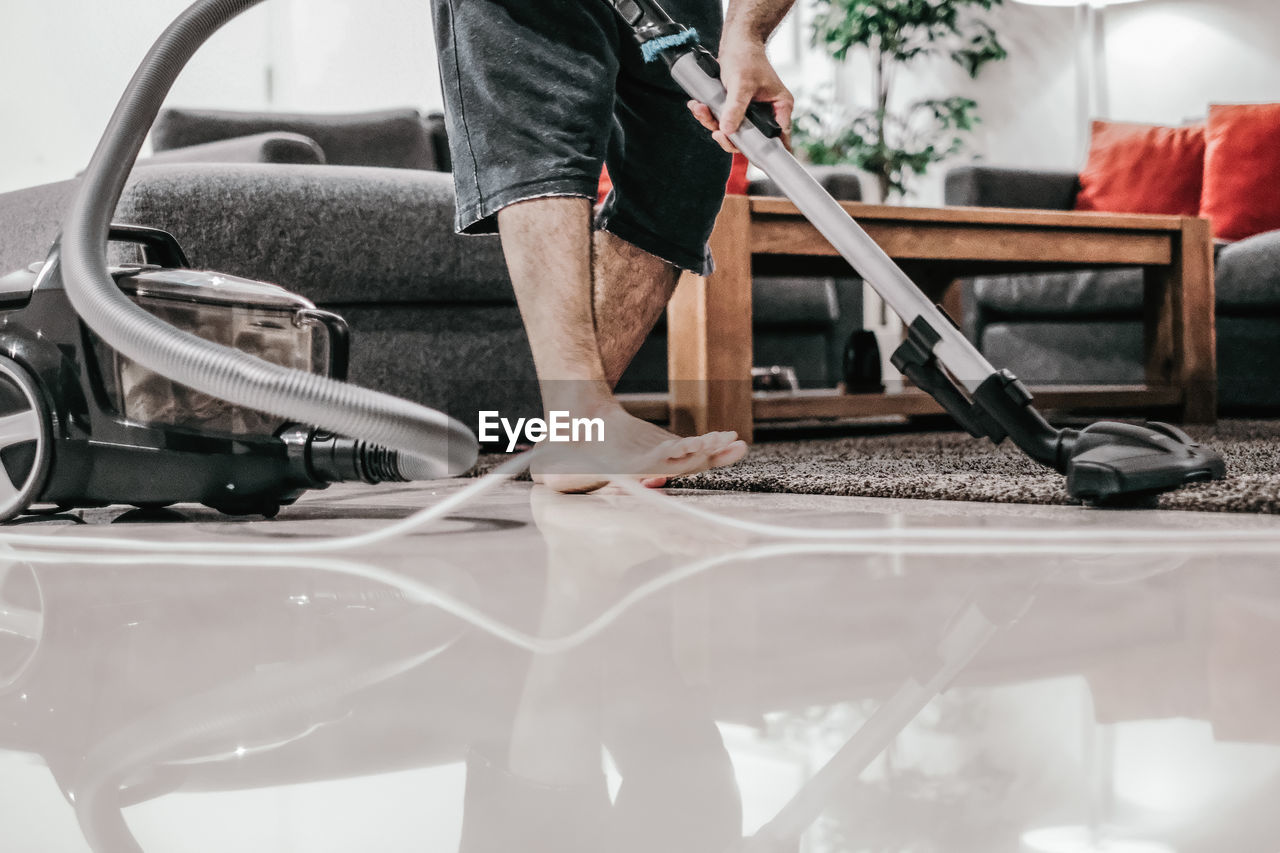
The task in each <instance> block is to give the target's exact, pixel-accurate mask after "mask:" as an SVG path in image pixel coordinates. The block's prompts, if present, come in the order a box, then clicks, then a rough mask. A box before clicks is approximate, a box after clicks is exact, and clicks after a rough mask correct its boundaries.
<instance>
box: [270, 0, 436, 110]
mask: <svg viewBox="0 0 1280 853" xmlns="http://www.w3.org/2000/svg"><path fill="white" fill-rule="evenodd" d="M268 5H269V6H270V7H271V11H272V12H273V13H274V17H273V19H272V26H273V38H272V47H273V62H274V66H275V69H276V71H275V75H276V76H275V84H276V85H275V104H276V106H278V107H279V108H280V109H285V110H306V111H312V110H328V111H342V110H353V111H354V110H366V109H377V108H379V107H392V106H397V107H398V106H415V107H419V108H423V109H439V108H440V104H441V97H440V78H439V74H438V72H437V70H436V52H435V40H434V37H433V35H432V28H431V13H430V5H431V4H430V2H429V0H272V2H270V3H269V4H268Z"/></svg>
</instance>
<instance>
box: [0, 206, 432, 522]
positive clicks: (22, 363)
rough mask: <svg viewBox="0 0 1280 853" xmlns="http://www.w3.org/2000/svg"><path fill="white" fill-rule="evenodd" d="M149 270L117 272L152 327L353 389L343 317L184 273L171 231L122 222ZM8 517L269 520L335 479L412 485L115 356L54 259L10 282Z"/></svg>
mask: <svg viewBox="0 0 1280 853" xmlns="http://www.w3.org/2000/svg"><path fill="white" fill-rule="evenodd" d="M111 239H112V240H115V241H126V242H131V243H136V244H139V245H140V246H141V247H142V250H143V261H144V262H143V263H137V264H123V265H119V266H116V267H113V268H112V269H111V276H112V278H113V279H114V280H115V281H116V283H117V285H118V286H119V287H120V289H121V291H123V292H124V293H125V294H126V295H127V296H128V298H129V299H130V300H131V301H133V302H134V304H136V305H138V306H139V307H141V308H142V309H144V310H145V311H147V312H148V313H149V314H151V315H152V316H154V317H156V318H157V319H158V320H160V321H163V322H165V323H167V324H169V325H170V326H172V327H175V328H177V329H179V330H181V331H183V332H186V333H188V334H191V335H194V336H196V337H199V338H201V339H203V340H205V341H210V342H212V343H216V344H221V345H223V346H226V347H232V348H235V349H237V350H239V351H241V352H245V353H248V354H250V355H253V356H256V357H258V358H260V359H262V360H264V361H267V362H270V363H271V364H275V365H279V366H281V367H288V368H293V369H297V370H301V371H306V372H308V373H314V374H318V375H322V376H328V377H331V378H334V379H345V377H346V366H347V353H348V334H347V326H346V323H345V321H343V319H342V318H341V317H339V316H338V315H336V314H332V313H330V312H327V311H321V310H319V309H317V308H316V306H315V305H314V304H312V303H311V302H310V301H308V300H307V299H305V298H303V297H301V296H299V295H298V294H295V293H291V292H290V291H288V290H286V289H284V288H282V287H279V286H278V285H274V284H268V283H265V282H259V281H251V280H249V279H244V278H238V277H236V276H230V275H225V274H221V273H211V272H202V271H198V270H192V269H190V268H189V265H188V263H187V260H186V257H185V255H184V254H183V252H182V249H181V248H180V247H179V246H178V243H177V241H176V240H174V238H173V237H172V236H171V235H169V234H168V233H166V232H164V231H159V230H155V229H148V228H138V227H133V226H113V227H112V229H111ZM0 352H2V353H3V355H0V520H5V519H9V518H12V517H14V516H16V515H18V514H20V513H22V512H25V511H27V510H28V509H29V508H30V507H31V506H32V505H33V504H37V503H40V504H51V505H53V506H54V507H58V508H71V507H83V506H102V505H107V504H112V503H123V504H132V505H135V506H139V507H161V506H166V505H168V504H173V503H180V502H198V503H202V504H205V505H206V506H210V507H213V508H215V509H218V510H221V511H223V512H226V513H230V514H251V513H258V514H262V515H266V516H268V517H270V516H274V515H275V514H276V513H277V512H278V511H279V509H280V507H281V506H282V505H285V504H289V503H292V502H293V501H294V500H296V499H297V497H298V496H299V495H300V494H301V493H302V492H303V491H304V490H305V489H310V488H323V487H324V486H326V485H328V484H329V483H331V482H337V481H343V480H361V481H364V482H367V483H378V482H384V481H389V480H392V481H404V480H408V479H411V478H412V475H413V473H414V469H415V465H414V464H413V460H411V459H402V458H401V455H400V454H398V453H395V452H393V451H388V450H385V449H383V448H380V447H377V446H374V445H371V444H369V443H367V442H362V441H357V440H354V439H348V438H342V437H339V436H335V435H332V434H330V433H327V432H324V431H321V430H316V429H312V428H310V427H308V426H306V425H300V424H294V423H290V422H288V421H286V420H284V419H281V418H279V417H276V416H273V415H269V414H266V413H263V412H258V411H255V410H252V409H249V408H245V407H243V406H237V405H233V404H230V403H226V402H224V401H222V400H219V399H216V398H214V397H211V396H209V395H207V394H203V393H200V392H198V391H195V390H193V389H191V388H189V387H187V386H184V385H181V384H179V383H177V382H175V381H173V380H171V379H169V378H167V377H165V376H163V375H161V374H159V373H156V372H154V371H152V370H149V369H147V368H145V367H143V366H141V365H139V364H137V363H135V362H134V361H132V360H130V359H129V358H126V357H125V356H123V355H122V354H120V353H118V352H116V351H115V350H113V349H112V348H111V347H109V346H108V345H107V344H106V343H105V342H104V341H102V340H101V338H99V337H98V336H97V335H96V334H95V333H94V332H93V331H92V330H91V329H89V328H88V327H87V326H86V325H84V324H83V323H82V322H81V321H80V319H79V318H78V317H77V316H76V314H75V312H74V311H73V310H72V308H71V306H70V304H69V303H68V300H67V296H66V292H65V290H64V288H63V285H62V280H61V265H60V263H59V252H58V249H57V248H56V247H55V249H54V251H53V253H51V255H50V257H49V259H48V260H47V261H46V262H44V263H43V264H33V265H32V266H31V267H30V268H29V269H26V270H20V271H18V272H15V273H12V274H10V275H8V276H5V277H3V278H0Z"/></svg>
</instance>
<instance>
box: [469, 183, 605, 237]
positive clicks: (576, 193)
mask: <svg viewBox="0 0 1280 853" xmlns="http://www.w3.org/2000/svg"><path fill="white" fill-rule="evenodd" d="M595 197H596V193H595V186H594V185H593V184H592V183H591V182H590V181H587V180H584V179H581V178H555V179H550V180H539V181H531V182H529V183H525V184H518V185H516V186H513V187H507V188H505V189H503V190H500V191H499V192H496V193H494V194H493V195H491V196H488V197H487V198H485V199H484V200H483V201H481V202H479V203H477V204H469V205H467V206H466V207H462V206H459V207H458V209H457V215H456V216H455V218H454V229H455V230H456V231H457V232H458V233H459V234H466V235H477V234H497V233H498V218H497V214H498V211H500V210H502V209H503V208H504V207H509V206H510V205H513V204H516V203H518V202H522V201H530V200H532V199H535V198H585V199H588V200H590V201H595Z"/></svg>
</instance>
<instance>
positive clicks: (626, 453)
mask: <svg viewBox="0 0 1280 853" xmlns="http://www.w3.org/2000/svg"><path fill="white" fill-rule="evenodd" d="M498 229H499V232H500V234H501V235H502V249H503V253H504V254H505V256H506V259H507V267H508V270H509V271H510V273H511V280H512V283H513V286H514V288H515V293H516V301H517V303H518V304H519V307H520V314H521V317H522V318H523V320H524V324H525V330H526V332H527V334H528V337H529V345H530V349H531V350H532V352H533V361H534V367H535V368H536V370H537V373H538V380H539V384H540V386H541V389H542V396H543V401H542V402H543V408H544V409H546V410H547V411H548V412H551V411H567V412H569V413H571V415H572V416H573V417H588V418H599V419H601V421H603V423H604V441H603V442H600V443H599V444H596V445H591V444H584V445H581V446H579V447H577V448H575V450H576V451H578V452H576V453H571V454H567V455H562V456H560V457H558V458H552V459H549V460H545V461H544V462H542V463H540V464H539V465H538V468H539V470H537V471H535V474H537V475H538V476H539V478H540V479H541V480H542V481H543V482H545V483H546V484H547V485H549V486H551V487H553V488H556V489H559V490H561V491H589V490H591V489H594V488H598V487H600V486H602V485H604V484H605V483H606V482H608V480H609V479H610V478H612V477H615V476H634V477H639V478H641V479H643V480H645V481H646V482H650V483H651V484H652V485H658V484H660V483H661V482H662V481H663V478H665V477H668V476H678V475H680V474H688V473H692V472H695V471H699V470H702V469H704V468H707V467H710V466H711V465H713V464H727V463H726V462H725V461H722V460H723V459H724V454H723V452H724V451H727V450H732V451H733V452H738V450H739V448H738V447H737V446H735V441H736V438H737V436H735V435H734V434H732V433H712V434H709V435H705V436H692V437H689V438H679V437H677V436H674V435H672V434H670V433H668V432H666V431H665V430H661V429H658V428H657V427H655V426H653V425H652V424H649V423H646V422H644V421H641V420H639V419H638V418H634V417H632V416H631V415H629V414H627V413H626V412H625V411H624V410H623V409H622V407H621V406H620V405H619V404H618V402H617V400H616V399H615V398H614V396H613V393H612V390H611V385H612V383H611V382H610V381H609V376H608V375H607V374H606V369H605V366H604V361H603V360H602V353H601V346H600V344H599V340H600V335H599V334H598V333H597V330H596V319H595V316H594V309H593V306H592V293H593V286H592V250H591V247H592V232H591V203H590V201H589V200H587V199H584V198H572V197H551V198H537V199H531V200H529V201H523V202H518V203H516V204H512V205H508V206H507V207H505V208H503V209H502V210H501V211H500V212H499V213H498ZM610 265H612V264H611V263H610ZM615 281H617V279H615ZM667 289H668V290H669V286H668V288H667ZM608 292H609V293H614V292H616V291H615V289H614V287H613V286H610V288H609V289H608ZM646 304H647V300H646ZM646 311H647V313H648V314H650V315H651V316H652V317H654V318H656V316H657V315H656V313H655V312H654V309H653V308H652V307H649V308H647V309H646ZM608 316H609V320H608V321H606V325H607V326H608V327H610V328H615V327H616V325H618V324H622V323H625V322H627V318H626V317H625V316H622V315H620V314H619V313H618V312H616V311H613V310H612V309H610V310H609V314H608ZM635 319H636V321H637V322H636V325H639V320H640V319H641V318H635ZM650 325H651V323H650ZM635 335H636V333H634V332H633V333H631V334H629V335H627V336H626V338H625V341H624V343H623V344H622V345H619V346H617V347H616V348H615V346H614V345H613V344H611V345H610V346H609V351H610V355H609V360H610V364H611V365H612V366H613V368H614V371H615V372H616V373H617V374H618V375H620V374H621V372H622V369H623V368H625V366H626V365H625V362H624V361H623V359H624V358H625V360H626V361H630V358H631V356H632V355H634V352H635V348H636V347H638V346H639V341H638V340H635ZM640 339H641V340H642V339H643V338H642V337H641V338H640ZM628 349H629V352H628V351H627V350H628ZM619 365H620V366H619ZM615 381H616V380H615ZM741 449H742V450H745V447H742V448H741ZM740 455H741V453H738V456H739V457H740ZM713 459H714V460H715V461H713Z"/></svg>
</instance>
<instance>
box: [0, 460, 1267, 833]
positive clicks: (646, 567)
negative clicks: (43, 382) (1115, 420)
mask: <svg viewBox="0 0 1280 853" xmlns="http://www.w3.org/2000/svg"><path fill="white" fill-rule="evenodd" d="M462 488H466V484H464V483H457V482H449V483H441V484H425V485H421V486H413V487H402V488H385V487H384V488H378V489H370V488H362V487H361V488H357V487H342V488H334V489H331V490H330V491H328V492H324V493H317V494H313V495H310V496H308V497H306V498H304V499H303V501H302V502H301V503H300V504H299V505H298V506H296V507H294V508H292V509H290V510H288V511H286V513H285V514H283V515H282V516H281V517H280V518H279V519H277V520H275V521H269V522H268V521H244V520H240V521H234V520H227V519H224V518H222V517H219V516H217V515H215V514H213V513H210V512H205V511H200V510H192V511H189V512H186V511H184V512H183V513H182V515H183V516H184V520H182V521H175V520H170V521H167V522H162V521H160V520H158V519H155V518H148V517H145V516H144V517H141V518H138V517H136V516H132V515H131V516H124V517H121V515H120V512H119V511H118V510H103V511H100V512H96V513H92V514H90V515H89V516H88V521H89V523H87V524H86V523H80V521H81V520H78V519H76V518H73V517H69V516H59V517H52V518H48V519H43V520H40V521H38V522H34V523H29V524H24V525H19V526H16V527H9V528H5V529H4V533H6V534H8V535H10V536H12V535H13V534H15V533H17V534H40V535H44V536H49V537H51V538H52V541H54V542H56V543H57V545H56V549H57V550H52V551H51V550H50V547H49V546H47V545H46V546H39V544H38V543H37V545H35V546H33V545H31V544H30V543H25V542H22V541H16V542H15V541H11V542H10V543H9V544H7V545H3V546H0V548H3V554H2V556H3V561H2V562H0V827H2V830H0V833H2V834H0V850H4V851H6V853H10V851H13V853H27V851H31V852H32V853H62V851H68V853H71V851H85V850H91V849H96V850H99V851H117V850H119V851H129V850H139V849H141V850H145V851H148V853H151V851H157V853H158V851H192V852H193V853H195V851H230V850H235V851H263V853H284V851H305V853H328V851H334V852H335V853H337V851H343V853H345V851H380V853H393V851H454V850H464V851H479V853H490V851H492V853H497V851H502V852H503V853H508V851H529V853H552V852H553V851H554V853H576V851H610V850H635V851H640V850H643V851H663V852H664V853H670V851H700V853H701V852H703V851H713V853H714V851H730V850H747V851H774V850H800V851H805V853H818V851H824V853H825V851H833V853H834V851H864V850H866V851H983V853H991V852H992V851H1037V852H1038V851H1044V853H1059V851H1063V853H1066V851H1072V853H1085V852H1086V851H1133V853H1146V851H1151V853H1164V852H1165V851H1178V853H1192V851H1205V853H1208V851H1226V850H1230V851H1233V853H1240V851H1260V853H1261V851H1274V850H1276V849H1277V846H1280V843H1278V842H1277V841H1276V839H1277V838H1280V809H1277V808H1276V803H1277V802H1280V713H1277V712H1276V708H1277V705H1278V704H1280V701H1278V700H1280V654H1277V649H1280V571H1278V566H1277V564H1278V563H1280V520H1277V519H1274V518H1270V517H1255V516H1227V515H1202V514H1193V513H1156V512H1106V511H1096V510H1088V509H1079V508H1064V507H1030V506H994V505H978V504H960V503H925V502H904V501H879V500H866V499H856V498H828V497H805V496H787V495H735V494H708V493H698V494H695V493H683V494H676V495H674V496H673V500H674V501H678V502H680V503H681V504H682V505H684V506H693V507H696V508H699V509H703V510H707V511H711V512H714V513H717V514H720V515H723V516H728V517H732V518H735V519H739V520H745V521H750V522H759V523H766V524H772V525H785V526H791V527H803V528H808V529H815V530H826V531H857V532H858V533H857V534H856V535H857V536H858V537H861V538H830V537H829V538H826V539H822V538H808V539H793V538H784V537H779V536H776V535H763V534H762V533H761V532H760V531H756V532H752V531H750V530H747V529H743V528H731V527H726V526H722V525H718V524H714V523H711V522H709V521H707V520H706V519H695V518H691V517H688V516H686V515H684V514H682V513H680V512H676V511H674V510H672V509H671V508H670V507H668V506H664V505H658V504H655V503H651V502H649V501H643V500H640V499H637V498H636V497H633V496H630V495H615V496H572V497H566V496H559V495H554V494H549V493H546V492H544V491H542V490H538V489H532V488H531V487H529V486H528V485H525V484H507V485H504V486H502V487H500V488H498V489H496V490H494V491H491V492H489V493H487V494H486V495H484V496H483V497H482V498H481V499H480V500H478V501H476V502H474V503H471V504H469V505H467V506H465V507H463V508H460V509H458V510H456V511H454V512H452V513H451V514H450V515H449V516H448V517H447V518H446V519H445V520H443V521H440V522H437V523H435V524H433V525H429V526H426V527H424V528H422V529H420V530H418V531H415V532H413V533H412V534H410V535H407V536H403V537H400V538H397V539H394V540H390V541H384V542H380V543H374V544H366V545H365V546H362V547H360V548H357V549H353V550H344V551H339V550H338V549H336V548H331V547H325V548H321V549H319V550H318V551H315V552H313V553H308V554H293V555H289V554H271V555H268V554H257V555H251V554H248V553H246V552H245V548H246V546H250V545H252V546H257V545H282V546H288V545H291V544H299V543H305V542H307V541H309V540H310V539H311V538H312V537H319V536H339V535H352V534H358V533H363V532H367V531H371V530H375V529H377V528H378V527H379V526H381V525H385V524H386V523H388V522H389V521H391V520H393V519H398V518H403V517H404V516H406V515H408V514H410V513H411V512H413V511H414V510H416V509H419V508H421V507H423V506H427V505H431V504H433V503H435V502H438V501H440V500H442V499H444V498H445V497H447V496H448V495H451V494H455V493H456V492H457V491H458V490H459V489H462ZM130 520H132V521H134V522H135V523H132V524H126V523H124V522H126V521H130ZM112 522H118V523H112ZM776 532H777V531H774V533H776ZM103 536H107V537H112V538H116V539H120V538H133V539H141V540H146V541H148V542H151V543H171V544H173V545H174V547H181V545H182V544H183V543H188V544H189V543H193V542H204V543H206V544H205V545H202V546H200V547H198V548H196V549H194V550H192V551H190V552H189V553H187V554H185V555H178V554H172V553H164V552H163V551H151V552H146V553H136V552H129V551H126V552H117V551H115V550H113V549H111V548H110V547H107V546H106V545H97V546H93V547H92V548H89V549H88V550H83V551H77V550H76V549H75V543H74V542H73V540H76V539H84V538H85V537H103ZM1134 537H1138V538H1134ZM153 547H159V546H156V545H153Z"/></svg>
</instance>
